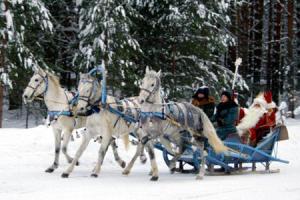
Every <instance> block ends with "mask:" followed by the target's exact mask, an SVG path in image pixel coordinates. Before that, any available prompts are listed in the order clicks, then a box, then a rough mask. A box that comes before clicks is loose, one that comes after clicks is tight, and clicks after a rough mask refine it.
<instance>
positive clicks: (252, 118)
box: [236, 107, 266, 136]
mask: <svg viewBox="0 0 300 200" xmlns="http://www.w3.org/2000/svg"><path fill="white" fill-rule="evenodd" d="M264 113H266V109H264V108H262V107H250V108H249V109H248V110H247V113H246V115H245V117H244V118H243V119H242V120H241V122H240V123H239V124H238V126H237V127H236V128H237V130H238V133H239V135H240V136H242V135H243V133H244V132H245V131H247V130H248V129H250V128H253V127H254V126H255V125H256V124H257V122H258V121H259V119H260V118H261V117H262V116H263V115H264Z"/></svg>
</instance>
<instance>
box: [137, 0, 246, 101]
mask: <svg viewBox="0 0 300 200" xmlns="http://www.w3.org/2000/svg"><path fill="white" fill-rule="evenodd" d="M228 6H229V4H228V3H227V1H226V2H224V1H221V2H220V1H209V2H208V1H207V2H205V3H202V2H200V1H191V0H190V1H189V0H188V1H184V2H182V1H167V0H165V1H152V0H144V1H139V4H137V7H138V9H139V11H140V13H141V15H142V16H143V18H142V19H141V21H140V22H139V23H138V24H139V25H140V26H139V27H141V28H140V29H139V30H138V35H139V36H138V41H139V44H140V45H141V49H142V50H143V56H144V57H145V59H142V60H140V63H141V65H144V66H146V65H148V66H151V67H153V68H154V69H162V70H163V72H165V73H164V78H163V83H164V86H165V87H166V90H167V91H168V93H169V95H170V97H171V98H182V97H184V98H187V97H190V96H191V93H192V91H193V89H195V87H198V86H201V85H208V86H210V87H211V89H212V91H213V92H214V93H216V92H219V91H220V90H221V89H222V88H227V89H229V88H230V87H231V83H230V80H232V76H233V74H232V72H231V71H230V70H228V69H226V68H225V67H223V66H221V65H220V64H222V63H223V60H222V59H220V57H221V56H220V55H222V54H223V53H224V51H225V50H226V48H227V45H228V44H230V43H231V44H233V43H234V40H233V38H232V37H231V33H230V32H229V31H228V29H227V25H228V24H229V23H230V20H229V17H228V15H227V9H228ZM142 25H143V26H142ZM240 83H241V84H239V86H240V88H244V86H245V85H243V82H242V81H241V82H240Z"/></svg>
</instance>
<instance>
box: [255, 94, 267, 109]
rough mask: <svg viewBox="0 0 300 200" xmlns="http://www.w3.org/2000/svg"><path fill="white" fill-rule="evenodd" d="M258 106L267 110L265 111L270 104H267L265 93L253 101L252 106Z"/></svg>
mask: <svg viewBox="0 0 300 200" xmlns="http://www.w3.org/2000/svg"><path fill="white" fill-rule="evenodd" d="M257 104H258V105H260V106H261V107H263V108H265V109H266V108H267V105H268V103H267V101H266V99H265V97H264V95H263V93H260V94H259V95H258V96H257V97H256V98H255V99H254V100H253V104H252V106H255V105H257Z"/></svg>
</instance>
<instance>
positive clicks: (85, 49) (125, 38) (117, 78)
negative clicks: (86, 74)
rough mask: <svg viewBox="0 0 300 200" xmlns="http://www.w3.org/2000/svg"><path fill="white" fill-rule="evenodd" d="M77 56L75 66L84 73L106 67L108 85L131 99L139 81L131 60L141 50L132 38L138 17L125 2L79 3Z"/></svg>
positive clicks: (113, 0)
mask: <svg viewBox="0 0 300 200" xmlns="http://www.w3.org/2000/svg"><path fill="white" fill-rule="evenodd" d="M78 3H79V4H80V6H81V10H80V16H79V28H80V32H79V39H80V43H79V48H80V54H77V55H76V57H75V63H78V66H79V67H80V68H81V70H83V71H87V70H88V69H90V68H92V67H95V66H97V65H99V64H102V63H103V64H105V66H106V68H107V69H108V73H109V75H108V81H109V85H110V86H111V87H112V88H115V89H121V90H123V91H126V95H130V92H131V91H132V89H130V88H131V87H132V85H134V83H135V82H136V80H138V78H139V77H138V76H137V73H135V70H136V69H137V66H136V64H135V62H134V60H137V59H139V58H138V56H137V54H138V52H141V49H140V46H139V44H138V42H137V41H136V39H135V37H133V35H134V29H135V28H134V27H135V24H134V22H133V20H134V19H136V18H139V17H140V16H139V14H138V13H137V12H136V10H135V9H134V8H133V7H132V4H131V2H130V1H127V0H96V1H89V2H83V1H82V2H80V1H79V2H78Z"/></svg>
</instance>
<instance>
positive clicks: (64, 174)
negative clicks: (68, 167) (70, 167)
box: [61, 173, 69, 178]
mask: <svg viewBox="0 0 300 200" xmlns="http://www.w3.org/2000/svg"><path fill="white" fill-rule="evenodd" d="M61 177H62V178H69V174H68V173H62V175H61Z"/></svg>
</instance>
